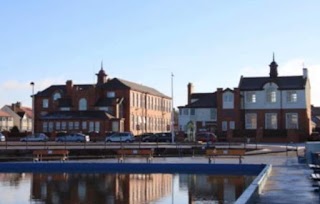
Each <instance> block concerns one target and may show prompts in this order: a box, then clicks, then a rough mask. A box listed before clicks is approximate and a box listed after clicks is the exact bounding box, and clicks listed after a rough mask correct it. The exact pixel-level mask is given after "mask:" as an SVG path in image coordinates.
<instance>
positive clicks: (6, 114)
mask: <svg viewBox="0 0 320 204" xmlns="http://www.w3.org/2000/svg"><path fill="white" fill-rule="evenodd" d="M0 117H11V116H10V115H9V114H8V113H7V112H4V111H3V110H0Z"/></svg>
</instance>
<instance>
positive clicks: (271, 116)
mask: <svg viewBox="0 0 320 204" xmlns="http://www.w3.org/2000/svg"><path fill="white" fill-rule="evenodd" d="M265 120H266V121H265V122H266V124H265V128H266V129H277V128H278V118H277V114H276V113H266V115H265Z"/></svg>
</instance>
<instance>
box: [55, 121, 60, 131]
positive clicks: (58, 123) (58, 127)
mask: <svg viewBox="0 0 320 204" xmlns="http://www.w3.org/2000/svg"><path fill="white" fill-rule="evenodd" d="M60 128H61V123H60V122H56V130H60Z"/></svg>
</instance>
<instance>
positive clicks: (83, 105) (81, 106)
mask: <svg viewBox="0 0 320 204" xmlns="http://www.w3.org/2000/svg"><path fill="white" fill-rule="evenodd" d="M87 109H88V102H87V99H85V98H81V99H80V100H79V111H82V110H87Z"/></svg>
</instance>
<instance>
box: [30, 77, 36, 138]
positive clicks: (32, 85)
mask: <svg viewBox="0 0 320 204" xmlns="http://www.w3.org/2000/svg"><path fill="white" fill-rule="evenodd" d="M30 85H31V87H32V96H31V97H32V124H31V129H32V130H31V131H32V135H33V134H34V113H35V112H34V82H33V81H32V82H30Z"/></svg>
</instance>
